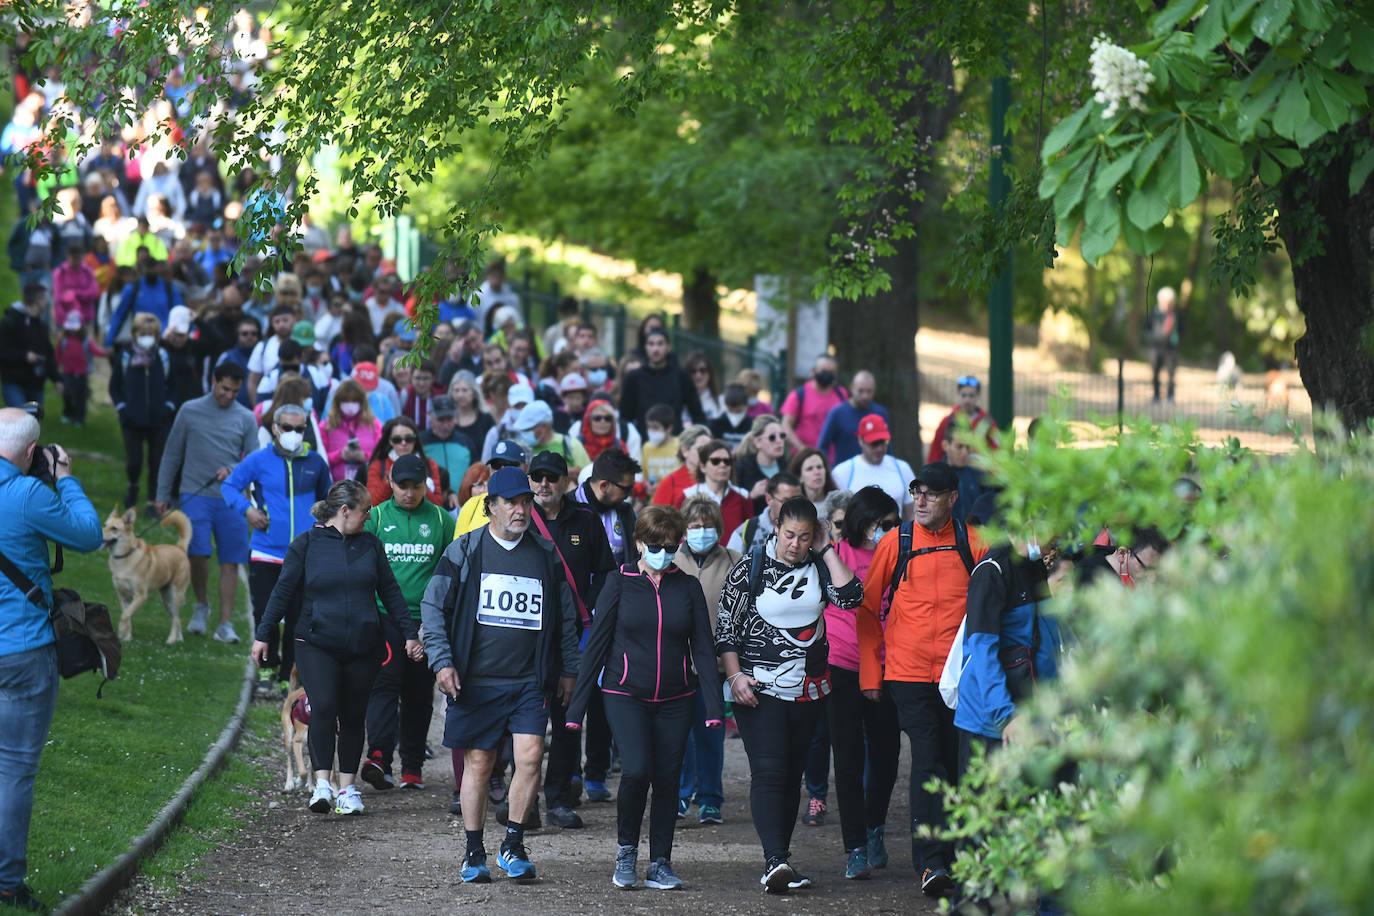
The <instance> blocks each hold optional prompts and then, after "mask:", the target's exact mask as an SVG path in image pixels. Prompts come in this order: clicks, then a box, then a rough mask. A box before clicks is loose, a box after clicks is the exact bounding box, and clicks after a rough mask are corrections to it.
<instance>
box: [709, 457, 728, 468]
mask: <svg viewBox="0 0 1374 916" xmlns="http://www.w3.org/2000/svg"><path fill="white" fill-rule="evenodd" d="M706 463H707V464H714V465H715V466H716V467H723V466H726V465H731V464H734V463H735V459H733V458H731V457H729V456H728V455H727V456H726V457H724V458H707V459H706Z"/></svg>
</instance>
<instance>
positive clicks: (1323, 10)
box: [1297, 0, 1353, 32]
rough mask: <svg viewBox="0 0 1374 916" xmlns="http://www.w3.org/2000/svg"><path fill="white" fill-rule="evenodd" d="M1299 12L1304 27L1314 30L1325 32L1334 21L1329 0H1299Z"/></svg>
mask: <svg viewBox="0 0 1374 916" xmlns="http://www.w3.org/2000/svg"><path fill="white" fill-rule="evenodd" d="M1352 8H1353V6H1352ZM1297 13H1298V22H1300V23H1302V26H1303V28H1306V29H1311V30H1312V31H1314V32H1325V31H1326V30H1327V29H1329V28H1331V26H1332V23H1333V20H1332V18H1331V4H1330V3H1329V2H1327V0H1298V5H1297Z"/></svg>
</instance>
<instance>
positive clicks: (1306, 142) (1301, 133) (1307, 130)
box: [1293, 118, 1327, 149]
mask: <svg viewBox="0 0 1374 916" xmlns="http://www.w3.org/2000/svg"><path fill="white" fill-rule="evenodd" d="M1326 133H1327V131H1326V128H1325V127H1322V126H1321V125H1320V124H1318V123H1317V121H1316V119H1315V118H1308V119H1307V120H1306V121H1304V122H1303V124H1302V127H1299V128H1298V135H1297V136H1296V137H1294V138H1293V141H1294V142H1295V143H1297V144H1298V148H1299V149H1307V148H1308V147H1309V146H1311V145H1312V144H1313V143H1316V142H1317V141H1318V140H1320V139H1321V138H1322V137H1324V136H1326Z"/></svg>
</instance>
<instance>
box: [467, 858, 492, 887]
mask: <svg viewBox="0 0 1374 916" xmlns="http://www.w3.org/2000/svg"><path fill="white" fill-rule="evenodd" d="M461 874H462V876H463V883H464V884H489V883H491V869H489V868H487V854H486V853H485V852H482V851H479V850H473V851H472V852H469V853H468V854H467V857H466V858H464V859H463V871H462V873H461Z"/></svg>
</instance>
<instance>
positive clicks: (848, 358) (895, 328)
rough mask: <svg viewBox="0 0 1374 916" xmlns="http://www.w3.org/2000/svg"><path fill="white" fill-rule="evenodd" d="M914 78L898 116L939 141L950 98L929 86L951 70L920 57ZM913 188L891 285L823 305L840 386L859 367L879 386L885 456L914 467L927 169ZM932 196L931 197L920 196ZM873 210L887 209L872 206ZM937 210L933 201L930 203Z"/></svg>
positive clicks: (890, 265) (919, 458)
mask: <svg viewBox="0 0 1374 916" xmlns="http://www.w3.org/2000/svg"><path fill="white" fill-rule="evenodd" d="M912 64H913V67H912V71H913V75H914V77H915V79H916V80H917V81H918V82H919V83H920V85H919V86H918V88H917V91H916V92H915V93H914V97H913V99H912V100H911V101H909V102H907V104H906V105H904V106H903V110H902V116H903V120H905V119H914V120H915V121H916V123H918V124H920V125H921V128H920V131H919V133H920V134H921V135H924V136H927V137H930V138H932V140H933V141H934V143H935V144H938V143H939V142H940V141H941V140H942V139H943V138H944V136H945V132H946V130H947V129H948V127H949V121H950V117H951V114H952V112H953V110H954V104H955V101H956V100H955V98H954V96H953V94H952V93H947V94H944V95H940V96H936V95H935V94H933V93H930V92H928V91H927V90H928V87H929V86H931V85H936V86H939V85H944V86H949V85H952V84H953V83H954V67H953V64H952V63H951V62H950V60H949V59H948V58H946V57H943V56H941V55H938V54H934V53H932V54H927V55H925V56H924V57H923V58H922V59H920V60H917V61H913V62H912ZM916 181H917V187H918V191H917V193H916V194H915V195H913V196H912V198H911V199H910V200H903V201H899V203H903V204H905V205H906V206H907V207H908V208H909V211H910V212H911V213H912V219H913V222H914V223H915V225H916V237H914V238H908V239H900V240H897V241H895V243H894V247H895V248H896V249H897V252H896V254H895V255H893V256H892V257H890V258H888V259H887V260H886V261H884V262H883V268H884V269H885V270H886V271H887V272H888V275H889V276H890V277H891V278H892V288H891V289H890V290H889V291H888V292H885V293H879V294H878V295H876V296H869V297H866V298H864V299H860V300H858V301H857V302H832V303H831V304H830V340H831V342H832V343H833V344H834V345H835V353H836V356H837V357H838V361H839V364H840V371H841V373H842V374H843V375H844V383H845V384H846V385H848V384H849V378H850V377H851V376H852V374H853V373H854V372H855V371H857V370H859V369H868V370H869V371H871V372H872V373H873V375H874V377H875V378H876V379H877V382H878V386H877V387H878V396H877V401H878V403H880V404H882V405H883V406H884V407H886V408H887V410H888V415H889V416H890V417H891V418H892V423H891V424H890V425H891V429H892V445H891V447H890V451H891V454H893V455H895V456H896V457H898V458H902V459H905V460H907V461H909V462H910V463H911V465H912V467H913V468H920V466H921V465H922V464H924V463H925V454H926V453H925V447H924V443H923V439H922V436H921V423H920V407H921V376H920V371H919V367H918V366H917V363H916V332H917V331H918V330H919V329H920V327H921V322H920V317H919V313H918V302H917V292H918V286H917V278H918V276H919V259H920V243H919V239H920V235H921V214H922V212H923V210H924V206H925V205H924V203H923V202H922V196H921V194H922V192H924V191H928V190H929V189H930V188H931V187H932V185H933V182H932V180H931V174H930V172H929V171H926V170H922V171H921V172H920V174H919V175H918V177H917V179H916ZM925 196H926V198H927V199H936V200H938V199H939V196H940V195H938V194H926V195H925ZM876 206H890V204H885V203H878V204H876ZM935 206H939V204H938V203H937V204H935Z"/></svg>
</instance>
